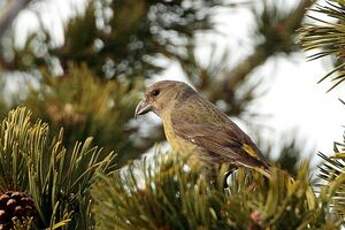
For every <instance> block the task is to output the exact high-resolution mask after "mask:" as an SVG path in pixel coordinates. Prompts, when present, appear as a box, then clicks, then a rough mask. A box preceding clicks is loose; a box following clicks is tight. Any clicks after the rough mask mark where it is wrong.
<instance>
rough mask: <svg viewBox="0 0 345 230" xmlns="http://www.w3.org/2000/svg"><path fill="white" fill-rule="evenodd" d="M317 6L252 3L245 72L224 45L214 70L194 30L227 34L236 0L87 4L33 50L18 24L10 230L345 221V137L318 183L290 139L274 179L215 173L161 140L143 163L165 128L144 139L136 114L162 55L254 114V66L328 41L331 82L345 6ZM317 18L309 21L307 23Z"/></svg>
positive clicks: (11, 65) (0, 100)
mask: <svg viewBox="0 0 345 230" xmlns="http://www.w3.org/2000/svg"><path fill="white" fill-rule="evenodd" d="M23 2H25V4H27V3H28V2H30V1H23ZM37 2H41V3H44V2H45V1H44V0H41V1H33V2H32V3H30V4H28V6H27V9H28V10H36V9H37V8H36V7H37V5H35V4H39V3H37ZM313 3H314V1H312V0H300V1H299V3H298V4H296V6H295V8H292V9H288V10H287V9H285V7H284V1H281V2H280V1H264V0H262V1H260V2H259V3H257V4H253V5H252V6H251V7H252V11H251V13H252V15H253V17H254V18H255V19H256V20H255V21H256V25H255V28H254V29H255V30H254V33H253V37H252V40H253V41H254V42H253V47H252V48H253V53H252V54H251V55H249V56H248V57H246V58H244V60H240V61H239V62H238V64H237V65H236V67H235V68H229V67H228V64H227V58H228V57H229V55H230V54H228V53H227V52H226V51H225V52H224V53H223V56H221V57H220V58H216V55H215V52H212V53H211V58H210V60H211V61H210V63H209V64H208V65H207V66H204V65H202V64H201V63H200V62H199V59H198V57H196V53H195V49H196V43H195V42H196V39H195V35H196V34H197V33H198V32H201V31H214V30H215V27H214V25H213V21H212V20H213V14H214V12H215V11H214V10H215V9H217V8H220V7H223V8H225V9H229V8H231V9H237V8H238V7H245V6H244V5H242V4H227V3H226V1H217V0H211V1H206V0H200V1H166V0H155V1H148V0H143V1H134V0H129V1H128V0H126V1H122V0H113V1H102V0H93V1H88V3H87V5H86V7H85V10H84V12H83V13H77V14H76V16H75V17H72V18H71V19H70V20H69V21H68V23H66V25H65V27H64V29H65V43H64V44H63V45H62V46H59V47H57V46H54V45H53V40H54V39H53V37H52V34H50V33H49V32H48V30H47V28H45V27H44V23H42V27H41V28H40V31H38V32H37V33H35V34H33V35H32V36H31V37H30V39H29V40H28V41H27V43H26V46H25V47H24V48H23V49H17V48H16V47H15V46H13V37H15V36H16V35H15V34H14V33H13V32H12V31H11V30H9V31H7V34H6V35H4V36H3V43H2V44H3V45H2V47H1V54H2V55H1V58H0V68H1V71H2V72H1V77H2V79H1V82H0V87H1V88H2V89H4V90H2V91H1V93H0V112H1V113H0V117H1V120H2V122H1V123H0V227H1V228H4V229H6V228H16V229H30V228H32V229H42V228H52V229H55V228H57V229H60V228H61V229H160V230H162V229H167V230H168V229H339V228H340V227H341V226H342V225H344V213H345V206H344V197H343V196H344V191H343V190H344V175H343V174H344V173H343V171H344V167H345V157H344V154H343V152H344V149H343V148H344V146H345V139H344V141H343V142H344V143H337V144H335V149H334V153H331V154H328V155H331V156H330V157H328V155H326V154H323V153H319V157H320V159H322V162H321V164H320V165H319V169H318V171H317V176H316V179H315V178H313V177H312V176H311V170H310V168H309V164H308V162H307V161H305V162H303V161H300V158H301V155H303V154H302V152H301V149H302V148H301V147H299V146H297V144H296V143H297V142H294V141H292V142H291V143H288V144H287V145H286V146H285V147H284V148H282V149H281V151H280V152H281V154H280V158H279V159H278V160H276V162H273V165H274V167H273V169H272V178H271V179H267V178H265V177H263V176H262V175H260V174H258V173H256V172H254V171H251V170H248V169H239V170H237V171H236V172H234V173H232V174H231V175H230V176H229V177H226V175H227V173H226V172H225V171H223V170H220V171H219V172H218V176H217V179H216V180H215V181H208V180H206V179H205V177H204V176H203V175H202V174H201V173H200V172H198V171H196V170H192V169H191V168H190V167H189V166H188V164H187V163H186V162H185V161H184V159H181V158H179V154H178V153H175V152H171V151H169V152H167V153H165V152H164V151H163V150H161V149H160V148H159V147H156V148H155V151H156V152H155V154H152V155H150V157H147V158H143V159H140V158H139V159H138V156H139V155H140V154H141V153H143V152H146V151H147V150H148V149H150V148H152V146H153V144H154V143H155V142H159V141H161V140H162V139H163V135H162V132H161V129H160V127H153V128H152V130H151V129H149V130H148V132H147V133H148V134H140V132H139V131H140V128H141V126H140V124H138V122H135V121H133V120H132V118H133V115H132V114H133V112H134V107H135V104H136V103H137V101H138V99H139V97H140V95H141V94H140V93H141V92H142V90H143V88H144V85H145V84H144V83H145V81H146V80H147V79H149V78H150V76H152V75H153V74H159V73H161V71H162V70H164V66H160V65H157V63H156V62H154V59H155V58H156V57H157V56H161V57H162V56H163V57H164V58H168V59H170V60H174V61H176V62H178V63H179V64H180V65H181V67H182V69H183V71H184V72H185V73H186V75H187V77H188V79H189V80H190V82H191V83H193V84H194V85H195V87H196V88H197V89H198V90H199V91H201V93H202V94H203V95H204V96H205V97H207V98H208V99H209V100H210V101H212V102H214V103H216V104H217V103H219V102H221V103H223V104H224V106H222V109H223V110H224V111H225V112H226V113H227V114H228V115H230V116H231V115H235V116H238V117H241V118H243V119H244V118H245V117H244V114H245V113H246V109H247V107H248V106H249V105H250V104H251V103H253V102H254V100H255V98H256V89H257V87H258V85H254V86H251V87H243V86H244V85H246V84H247V83H248V80H249V78H250V76H251V73H253V72H255V70H256V68H257V67H259V66H261V65H263V64H264V63H265V62H266V60H268V59H269V58H271V57H274V56H275V55H279V54H284V55H285V56H286V57H289V55H290V54H292V53H294V52H297V51H299V49H300V46H301V47H302V48H304V49H305V50H308V51H309V50H315V49H317V51H316V54H313V55H312V56H311V59H314V58H320V57H323V56H326V55H333V56H335V61H334V65H335V67H334V69H333V70H332V71H331V72H330V73H329V74H327V76H325V77H324V78H323V79H326V78H330V77H332V80H333V81H335V85H334V87H335V86H338V85H339V84H340V83H341V82H342V81H343V79H345V78H344V74H343V73H342V72H343V68H344V65H343V52H342V49H343V47H342V38H343V37H344V36H342V35H344V34H343V29H342V28H343V27H344V15H343V14H344V10H345V5H344V3H343V1H341V0H328V1H326V3H327V4H326V5H318V4H316V5H315V6H313ZM25 4H24V5H23V6H25ZM309 7H312V8H311V9H309ZM313 11H315V12H317V13H318V14H321V16H320V18H321V17H322V14H325V15H328V16H330V17H331V19H330V20H329V21H328V20H327V19H322V20H321V19H320V18H319V17H315V16H314V14H311V12H313ZM36 13H37V14H38V15H40V14H39V12H36ZM3 15H5V14H3ZM306 15H308V16H309V17H311V19H312V21H311V22H309V21H307V23H306V22H304V21H303V20H304V18H305V16H306ZM1 16H2V15H0V31H1V28H2V24H1V23H2V22H4V20H1ZM314 22H318V23H314ZM320 22H321V23H320ZM9 28H10V27H9ZM297 29H299V30H298V32H297ZM172 34H173V36H172ZM0 36H1V34H0ZM297 36H298V42H299V44H298V43H297V42H296V41H297ZM320 50H321V51H320ZM334 54H335V55H334ZM213 55H214V56H213ZM11 77H18V78H21V79H22V78H24V77H25V78H29V80H28V82H29V83H30V84H29V86H26V87H24V86H20V92H18V93H17V92H15V93H12V95H10V94H9V93H8V92H7V91H6V85H7V82H8V81H10V78H11ZM23 82H24V80H23ZM19 105H22V106H19ZM23 105H24V106H25V107H23ZM18 106H19V107H18ZM15 107H18V108H15ZM11 109H12V110H11ZM138 133H139V135H138ZM91 142H92V143H91ZM93 143H94V144H93ZM96 145H97V146H100V147H95V146H96ZM265 152H266V154H267V155H268V153H269V148H268V149H267V150H266V151H265ZM132 159H137V160H134V162H130V160H132ZM224 181H226V183H224Z"/></svg>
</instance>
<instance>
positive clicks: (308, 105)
mask: <svg viewBox="0 0 345 230" xmlns="http://www.w3.org/2000/svg"><path fill="white" fill-rule="evenodd" d="M313 3H314V1H312V0H294V1H283V0H256V1H246V0H241V1H235V0H228V1H227V0H193V1H192V0H176V1H170V0H113V1H111V0H60V1H53V0H35V1H30V0H16V1H10V0H8V1H6V0H2V1H0V12H1V13H0V39H1V47H0V76H1V77H0V88H1V90H0V113H1V114H2V116H4V115H5V114H6V113H7V112H8V111H9V110H10V109H11V108H13V107H16V106H18V105H25V106H26V107H28V108H29V109H30V110H31V111H32V112H33V114H34V116H35V117H39V118H41V119H43V120H44V121H46V122H48V123H49V124H50V127H51V130H52V132H53V133H57V132H59V128H60V127H63V128H64V130H65V132H64V136H65V145H67V146H68V145H72V143H74V142H75V141H76V140H85V139H86V138H87V137H89V136H93V137H94V140H95V144H97V145H99V146H102V147H104V148H105V149H106V150H115V151H116V152H117V154H118V156H117V157H118V158H117V166H118V167H121V166H123V165H124V164H126V163H127V162H128V161H131V160H133V159H137V158H139V157H140V156H141V155H142V154H143V153H148V152H152V147H153V146H154V144H155V143H163V144H164V135H163V133H162V128H161V125H160V122H159V120H158V119H157V117H155V116H154V115H152V116H146V117H142V118H140V119H138V120H134V117H133V113H134V108H135V106H136V103H137V102H138V100H139V98H140V97H141V96H142V92H143V90H144V88H145V86H147V85H149V84H151V83H152V82H154V81H157V80H161V79H177V80H182V81H186V82H188V83H190V84H191V85H193V86H194V87H195V88H196V89H197V90H198V91H200V92H201V93H202V94H203V96H204V97H206V98H208V99H209V100H210V101H212V102H213V103H215V104H216V105H217V106H218V107H219V108H221V109H222V110H223V111H224V112H225V113H227V114H228V115H229V116H230V117H232V118H233V119H234V120H235V122H237V123H238V124H239V125H240V126H241V127H242V128H243V129H245V130H246V131H247V132H248V133H249V134H250V136H252V137H253V139H254V140H255V141H256V142H257V143H258V144H259V145H260V148H261V149H262V150H263V152H265V154H266V155H267V156H268V157H270V158H271V159H272V160H274V161H276V162H277V163H278V164H280V165H281V167H283V168H286V169H288V170H290V171H294V168H295V165H296V163H297V162H298V161H299V160H300V159H301V158H307V159H309V158H311V159H314V160H316V159H315V158H314V156H315V154H316V152H317V151H321V152H329V150H330V149H332V148H333V142H334V141H335V140H339V141H340V140H341V135H342V132H343V127H342V125H343V124H344V122H343V117H344V115H345V108H344V105H343V104H342V103H341V102H340V101H339V100H338V98H342V97H343V96H344V92H342V91H340V90H338V88H335V89H334V90H332V91H330V92H329V93H326V92H327V90H329V89H330V88H331V87H332V86H333V85H332V83H329V82H326V83H324V84H320V85H318V84H317V82H318V80H320V79H321V78H322V77H323V76H324V75H325V74H326V73H327V72H328V71H329V69H330V68H331V66H333V64H334V60H333V59H332V58H329V57H328V58H324V59H321V60H317V61H313V62H307V58H306V57H307V56H308V53H307V54H305V53H303V52H302V51H301V48H300V46H299V45H298V44H297V41H298V33H297V29H298V28H299V27H300V26H301V23H308V20H310V19H308V17H306V15H307V14H309V15H311V16H312V15H314V14H316V13H315V12H307V9H308V8H309V7H312V5H313ZM318 3H319V4H321V5H322V4H324V2H323V1H319V2H318Z"/></svg>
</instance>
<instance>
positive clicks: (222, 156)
mask: <svg viewBox="0 0 345 230" xmlns="http://www.w3.org/2000/svg"><path fill="white" fill-rule="evenodd" d="M150 111H152V112H154V113H155V114H157V115H158V116H159V117H160V118H161V120H162V123H163V128H164V133H165V136H166V138H167V141H168V142H169V144H170V145H171V146H172V148H173V149H174V150H175V151H177V152H179V153H191V154H192V155H193V156H194V157H196V158H197V159H198V160H199V161H200V162H203V163H204V164H205V165H207V166H211V167H214V166H216V167H217V166H220V165H221V164H224V163H225V164H230V165H232V166H235V167H241V166H242V167H247V168H252V169H254V170H257V171H259V172H261V173H263V174H264V175H266V176H269V175H270V170H269V169H270V166H269V164H268V162H267V161H266V160H265V158H264V157H263V155H262V154H261V152H260V150H259V149H258V147H257V146H256V145H255V144H254V142H253V141H252V140H251V139H250V137H249V136H248V135H247V134H245V133H244V132H243V131H242V130H241V129H240V128H239V127H238V126H237V125H236V124H235V123H234V122H233V121H231V120H230V119H229V117H228V116H227V115H226V114H225V113H224V112H222V111H220V110H219V109H218V108H217V107H216V106H215V105H213V104H212V103H211V102H209V101H208V100H206V99H205V98H203V97H202V96H201V95H200V94H199V93H198V92H196V91H195V90H194V89H193V88H191V87H190V86H189V85H187V84H186V83H183V82H179V81H159V82H157V83H155V84H153V85H151V86H150V87H148V88H147V89H146V92H145V96H144V98H143V99H142V100H141V101H140V102H139V104H138V105H137V107H136V110H135V115H136V116H138V115H142V114H145V113H148V112H150Z"/></svg>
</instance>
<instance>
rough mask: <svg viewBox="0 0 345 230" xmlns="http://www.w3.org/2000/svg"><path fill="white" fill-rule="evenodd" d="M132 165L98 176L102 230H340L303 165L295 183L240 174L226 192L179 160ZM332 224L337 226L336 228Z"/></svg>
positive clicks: (219, 182)
mask: <svg viewBox="0 0 345 230" xmlns="http://www.w3.org/2000/svg"><path fill="white" fill-rule="evenodd" d="M156 156H157V157H156V158H154V159H153V160H154V163H150V162H149V161H145V162H144V163H143V164H142V165H140V164H139V165H138V164H137V165H136V164H134V165H131V166H130V167H129V168H126V169H124V170H123V171H122V173H119V174H115V175H113V176H111V177H106V176H100V177H99V179H98V180H97V183H96V184H95V186H94V188H93V190H92V196H93V198H94V200H95V207H94V210H93V211H94V213H95V216H96V217H95V219H96V227H98V228H100V229H113V228H114V226H116V228H117V229H138V228H139V229H186V230H188V229H323V228H324V227H326V226H327V227H329V228H330V229H333V228H334V229H336V228H338V227H339V223H337V222H336V221H334V220H331V219H330V218H328V216H327V215H328V211H329V210H327V208H326V207H327V201H326V200H325V201H324V203H322V202H321V201H320V200H319V199H318V198H317V196H316V195H315V194H314V192H313V189H312V186H311V184H310V182H309V176H308V171H309V169H308V166H307V164H303V165H302V166H301V167H300V168H299V170H298V172H299V173H298V176H297V177H296V179H295V180H291V177H290V176H288V175H287V174H286V173H285V172H284V171H282V170H279V169H277V168H274V169H273V171H272V173H273V174H272V175H273V176H272V178H271V179H270V180H269V181H267V180H266V179H265V178H264V177H262V175H259V174H257V173H255V172H252V171H250V170H248V171H247V170H245V169H239V170H238V171H237V172H236V173H234V174H232V175H231V178H230V181H229V185H228V188H227V189H224V187H223V182H224V176H222V175H224V174H223V173H224V172H223V173H222V172H219V176H218V177H217V178H216V179H215V180H210V178H208V176H207V174H205V172H203V171H199V170H196V169H191V168H189V167H188V166H187V165H186V164H185V163H184V162H185V161H184V160H183V159H180V158H178V155H175V154H168V155H163V156H162V155H156ZM332 221H334V222H332Z"/></svg>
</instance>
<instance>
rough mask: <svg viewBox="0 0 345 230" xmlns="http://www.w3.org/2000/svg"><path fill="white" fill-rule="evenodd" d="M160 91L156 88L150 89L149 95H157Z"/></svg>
mask: <svg viewBox="0 0 345 230" xmlns="http://www.w3.org/2000/svg"><path fill="white" fill-rule="evenodd" d="M159 93H160V91H159V90H158V89H155V90H153V91H152V93H151V95H152V96H154V97H157V96H158V95H159Z"/></svg>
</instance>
